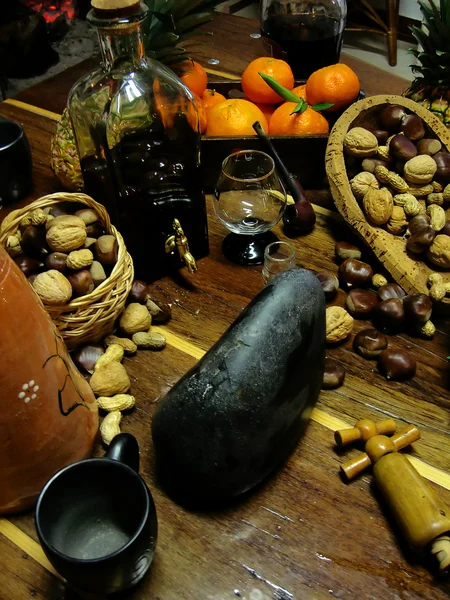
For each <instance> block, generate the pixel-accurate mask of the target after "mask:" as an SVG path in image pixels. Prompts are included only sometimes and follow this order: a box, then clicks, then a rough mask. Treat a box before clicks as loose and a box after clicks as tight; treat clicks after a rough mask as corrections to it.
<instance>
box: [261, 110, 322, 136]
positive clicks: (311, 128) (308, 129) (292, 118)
mask: <svg viewBox="0 0 450 600" xmlns="http://www.w3.org/2000/svg"><path fill="white" fill-rule="evenodd" d="M295 107H296V103H295V102H284V103H283V104H282V105H281V106H279V107H278V108H277V109H276V111H275V112H274V113H273V115H272V116H271V117H270V121H269V134H270V135H309V134H319V133H328V132H329V129H330V127H329V125H328V121H327V120H326V119H325V117H324V116H323V115H321V114H320V113H319V112H317V111H316V110H313V109H312V108H311V107H308V108H307V109H306V110H305V111H304V112H302V113H299V112H297V113H292V111H293V110H294V108H295ZM291 113H292V114H291Z"/></svg>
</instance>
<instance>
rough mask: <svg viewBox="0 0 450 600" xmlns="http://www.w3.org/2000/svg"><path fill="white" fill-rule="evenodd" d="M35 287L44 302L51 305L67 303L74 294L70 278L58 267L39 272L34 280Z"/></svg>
mask: <svg viewBox="0 0 450 600" xmlns="http://www.w3.org/2000/svg"><path fill="white" fill-rule="evenodd" d="M33 289H34V291H35V292H36V293H37V295H38V296H39V298H40V299H41V300H42V302H44V304H48V305H50V306H57V305H59V304H66V303H67V302H68V301H69V300H70V298H71V296H72V286H71V285H70V282H69V280H68V279H67V277H64V275H63V274H62V273H60V272H59V271H56V269H50V271H45V272H44V273H39V275H38V276H37V277H36V279H35V280H34V281H33Z"/></svg>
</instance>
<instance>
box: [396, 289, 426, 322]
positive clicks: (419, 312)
mask: <svg viewBox="0 0 450 600" xmlns="http://www.w3.org/2000/svg"><path fill="white" fill-rule="evenodd" d="M403 308H404V309H405V315H406V317H407V319H409V320H410V321H411V323H412V324H413V325H423V323H426V322H427V321H429V319H430V317H431V311H432V310H433V304H432V302H431V299H430V298H429V297H428V296H427V295H426V294H408V296H406V297H405V298H403Z"/></svg>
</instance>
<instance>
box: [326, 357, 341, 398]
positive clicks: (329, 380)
mask: <svg viewBox="0 0 450 600" xmlns="http://www.w3.org/2000/svg"><path fill="white" fill-rule="evenodd" d="M344 379H345V369H344V367H343V366H342V365H341V363H339V362H338V361H337V360H334V358H328V357H326V358H325V371H324V374H323V382H322V389H323V390H334V389H336V388H338V387H340V386H341V385H342V384H343V383H344Z"/></svg>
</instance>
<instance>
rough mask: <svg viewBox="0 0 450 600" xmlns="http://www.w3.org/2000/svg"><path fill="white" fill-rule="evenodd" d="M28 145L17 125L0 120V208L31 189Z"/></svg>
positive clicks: (20, 128) (31, 180) (31, 179)
mask: <svg viewBox="0 0 450 600" xmlns="http://www.w3.org/2000/svg"><path fill="white" fill-rule="evenodd" d="M32 184H33V178H32V161H31V151H30V144H29V143H28V139H27V137H26V135H25V132H24V130H23V129H22V127H21V126H20V125H19V124H18V123H14V121H8V120H6V119H0V207H1V205H2V204H10V203H11V202H15V201H16V200H20V199H21V198H23V197H24V196H26V195H27V194H28V193H29V192H30V191H31V188H32Z"/></svg>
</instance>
